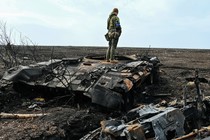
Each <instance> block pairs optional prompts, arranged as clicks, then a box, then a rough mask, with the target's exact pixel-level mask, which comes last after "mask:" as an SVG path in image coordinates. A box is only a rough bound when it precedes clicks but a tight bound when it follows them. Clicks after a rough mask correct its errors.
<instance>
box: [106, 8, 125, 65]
mask: <svg viewBox="0 0 210 140" xmlns="http://www.w3.org/2000/svg"><path fill="white" fill-rule="evenodd" d="M118 12H119V11H118V9H117V8H114V9H113V11H112V12H111V14H110V15H109V18H108V20H107V29H108V36H109V47H108V49H107V52H106V61H107V62H116V61H115V60H114V55H115V50H116V48H117V43H118V40H119V37H120V35H121V32H122V29H121V25H120V19H119V17H118V16H117V15H118Z"/></svg>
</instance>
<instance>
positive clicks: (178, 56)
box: [0, 47, 210, 140]
mask: <svg viewBox="0 0 210 140" xmlns="http://www.w3.org/2000/svg"><path fill="white" fill-rule="evenodd" d="M105 51H106V48H103V47H55V50H54V54H53V55H54V56H55V57H56V58H62V57H80V56H86V55H89V54H103V55H105ZM42 53H43V55H44V56H45V57H49V58H50V53H51V49H49V48H48V47H46V48H45V49H43V51H42ZM117 53H118V54H138V55H145V54H148V55H151V56H157V57H158V58H159V59H160V62H161V63H162V66H161V78H160V83H159V84H158V85H154V86H153V89H152V90H151V91H150V92H151V93H154V94H155V93H161V94H168V93H170V94H171V95H172V96H171V97H170V98H176V97H178V98H179V97H180V96H181V94H182V92H183V87H184V85H185V84H186V81H185V78H186V77H193V76H194V70H195V69H198V70H199V76H200V77H205V78H206V79H208V80H210V50H191V49H148V48H118V49H117ZM1 68H2V67H1ZM3 71H4V70H3V69H2V70H1V75H2V74H3ZM201 89H202V91H203V92H204V93H205V95H210V85H209V84H202V85H201ZM5 92H6V93H5ZM28 94H30V93H28ZM0 96H1V97H0V111H1V112H8V113H42V112H45V113H49V115H47V116H43V117H38V118H33V119H1V120H0V139H53V140H54V139H70V140H77V139H79V138H81V137H82V136H84V135H85V134H87V133H88V132H89V131H91V130H94V129H96V128H98V127H99V126H100V121H101V120H103V119H106V118H108V117H117V116H119V115H120V113H119V112H111V113H106V112H98V111H92V110H90V108H89V107H88V106H87V105H83V104H77V105H72V104H69V103H67V102H64V101H63V100H62V101H61V102H52V103H50V104H48V105H46V106H43V107H41V108H37V109H29V108H28V106H27V103H31V102H33V101H32V100H29V99H27V98H24V97H22V96H21V95H19V94H18V93H16V92H14V91H13V90H9V91H8V89H4V91H2V92H0ZM159 100H161V97H159Z"/></svg>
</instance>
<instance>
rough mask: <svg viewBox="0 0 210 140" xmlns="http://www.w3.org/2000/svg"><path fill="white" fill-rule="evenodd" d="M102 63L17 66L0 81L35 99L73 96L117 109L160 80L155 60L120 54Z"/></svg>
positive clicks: (53, 62) (82, 59)
mask: <svg viewBox="0 0 210 140" xmlns="http://www.w3.org/2000/svg"><path fill="white" fill-rule="evenodd" d="M104 60H105V58H104V56H101V55H95V56H86V57H80V58H63V59H52V60H49V61H46V62H40V63H36V64H32V65H28V66H22V65H20V66H17V67H13V68H11V69H9V70H8V71H6V72H5V74H4V75H3V77H2V79H1V82H2V83H8V82H12V84H13V87H14V89H15V90H16V91H18V92H19V93H21V94H27V95H28V96H30V95H32V94H33V93H32V91H33V92H34V93H35V95H34V94H33V95H34V96H35V97H37V96H41V97H54V96H60V95H72V97H73V98H74V99H79V100H80V99H85V100H89V101H90V102H91V103H92V104H93V105H98V106H101V107H105V108H108V109H114V110H119V109H122V108H123V109H126V108H127V107H128V106H130V105H132V104H133V103H134V102H135V96H139V95H140V94H141V91H142V89H143V87H144V86H145V85H148V84H153V83H157V82H158V80H159V66H160V61H159V59H158V58H157V57H149V56H144V57H140V56H136V55H123V56H116V61H115V62H114V63H111V62H106V61H104ZM1 85H4V84H1ZM28 90H29V91H30V92H28Z"/></svg>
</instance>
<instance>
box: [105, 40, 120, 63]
mask: <svg viewBox="0 0 210 140" xmlns="http://www.w3.org/2000/svg"><path fill="white" fill-rule="evenodd" d="M118 40H119V37H118V38H113V39H111V40H110V41H109V47H108V49H107V51H106V60H107V61H109V60H114V56H115V50H116V48H117V43H118Z"/></svg>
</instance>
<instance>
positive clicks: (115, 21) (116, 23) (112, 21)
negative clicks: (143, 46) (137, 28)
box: [107, 12, 121, 32]
mask: <svg viewBox="0 0 210 140" xmlns="http://www.w3.org/2000/svg"><path fill="white" fill-rule="evenodd" d="M107 29H108V31H110V30H113V29H114V30H116V31H117V32H121V25H120V19H119V17H118V16H117V15H116V13H114V12H112V13H111V14H110V15H109V18H108V20H107Z"/></svg>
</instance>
